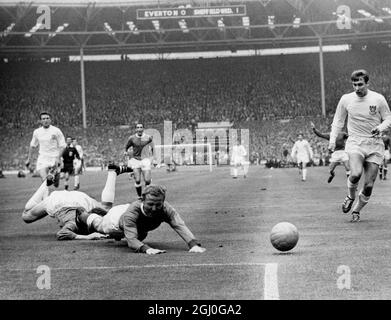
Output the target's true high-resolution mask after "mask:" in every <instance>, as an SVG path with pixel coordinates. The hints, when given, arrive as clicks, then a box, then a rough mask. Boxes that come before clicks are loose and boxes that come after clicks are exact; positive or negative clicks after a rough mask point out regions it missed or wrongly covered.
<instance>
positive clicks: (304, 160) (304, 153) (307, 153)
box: [291, 133, 314, 181]
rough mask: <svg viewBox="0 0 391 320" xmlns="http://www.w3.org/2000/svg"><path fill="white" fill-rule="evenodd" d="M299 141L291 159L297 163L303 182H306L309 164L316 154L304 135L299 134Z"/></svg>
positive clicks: (293, 149) (294, 146)
mask: <svg viewBox="0 0 391 320" xmlns="http://www.w3.org/2000/svg"><path fill="white" fill-rule="evenodd" d="M298 139H299V140H297V141H296V142H295V144H294V145H293V148H292V152H291V157H292V159H293V161H294V162H296V163H297V166H298V168H299V173H300V175H301V180H302V181H306V179H307V164H308V163H309V162H310V161H311V160H312V158H313V156H314V154H313V151H312V148H311V145H310V143H309V142H308V141H307V140H306V139H303V135H302V134H301V133H299V135H298Z"/></svg>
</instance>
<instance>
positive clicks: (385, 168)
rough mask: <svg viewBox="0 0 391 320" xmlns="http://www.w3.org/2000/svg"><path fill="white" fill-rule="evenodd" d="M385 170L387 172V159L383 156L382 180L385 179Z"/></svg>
mask: <svg viewBox="0 0 391 320" xmlns="http://www.w3.org/2000/svg"><path fill="white" fill-rule="evenodd" d="M387 172H388V166H387V159H386V158H384V161H383V180H387Z"/></svg>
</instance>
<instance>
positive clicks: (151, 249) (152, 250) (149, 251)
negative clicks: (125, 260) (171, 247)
mask: <svg viewBox="0 0 391 320" xmlns="http://www.w3.org/2000/svg"><path fill="white" fill-rule="evenodd" d="M165 252H166V250H160V249H154V248H148V249H147V251H146V252H145V253H146V254H159V253H165Z"/></svg>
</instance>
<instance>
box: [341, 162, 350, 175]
mask: <svg viewBox="0 0 391 320" xmlns="http://www.w3.org/2000/svg"><path fill="white" fill-rule="evenodd" d="M342 163H343V165H344V167H345V171H346V177H348V178H349V176H350V165H349V160H346V161H343V162H342Z"/></svg>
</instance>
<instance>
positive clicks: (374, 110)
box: [369, 106, 376, 116]
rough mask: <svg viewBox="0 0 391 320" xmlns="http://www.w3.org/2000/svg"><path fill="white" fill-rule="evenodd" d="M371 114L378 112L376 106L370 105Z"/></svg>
mask: <svg viewBox="0 0 391 320" xmlns="http://www.w3.org/2000/svg"><path fill="white" fill-rule="evenodd" d="M369 114H370V115H372V116H373V115H375V114H376V106H369Z"/></svg>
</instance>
